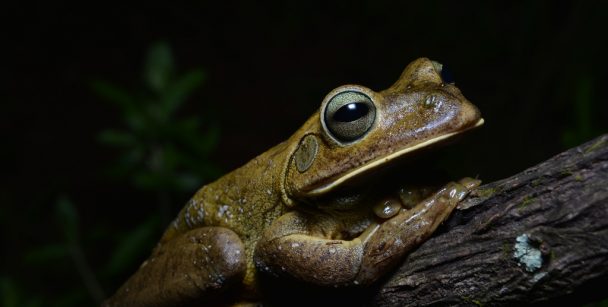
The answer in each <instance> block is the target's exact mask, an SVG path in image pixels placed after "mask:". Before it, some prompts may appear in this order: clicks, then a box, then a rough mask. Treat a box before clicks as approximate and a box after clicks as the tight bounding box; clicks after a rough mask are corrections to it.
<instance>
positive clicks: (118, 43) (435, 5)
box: [0, 1, 608, 306]
mask: <svg viewBox="0 0 608 307" xmlns="http://www.w3.org/2000/svg"><path fill="white" fill-rule="evenodd" d="M3 11H4V12H3V15H4V18H3V20H4V22H6V24H5V25H3V31H2V33H3V44H2V45H3V47H2V48H1V49H3V51H4V52H8V54H7V55H5V56H3V58H2V62H3V64H2V72H3V79H4V80H3V81H2V85H3V87H5V89H4V90H2V100H1V101H2V104H1V106H2V109H1V110H2V111H1V114H2V116H1V120H0V136H1V140H2V143H3V145H2V150H1V151H0V158H2V159H1V160H2V161H4V166H3V167H2V171H1V174H2V176H1V177H0V178H1V179H0V180H1V182H0V183H1V184H0V201H1V207H0V224H1V225H2V226H1V227H2V228H1V230H2V231H1V236H2V242H3V245H4V248H3V249H2V250H3V252H2V255H1V257H2V258H1V259H0V261H1V266H2V267H1V273H0V278H1V280H0V291H1V292H0V297H1V298H0V305H2V306H79V305H90V304H94V303H98V301H99V299H100V298H101V297H103V296H104V295H109V294H111V293H112V292H113V291H114V290H115V289H116V288H117V287H118V286H119V285H120V283H121V282H122V281H124V279H125V278H126V277H127V276H128V275H129V274H131V273H132V272H133V271H134V270H135V268H136V267H137V266H138V264H139V263H140V262H141V261H142V260H143V259H144V258H145V257H146V255H147V254H148V253H149V251H150V249H151V248H152V246H153V245H154V242H155V240H157V239H158V237H159V235H160V233H161V231H162V229H163V228H164V227H165V225H166V223H167V221H168V220H169V219H170V217H171V216H173V215H174V214H176V212H177V211H178V210H179V208H180V207H181V206H182V204H184V203H185V201H186V200H187V199H188V197H189V196H190V195H192V194H193V193H194V191H195V190H196V187H195V186H199V185H200V184H203V183H204V182H208V181H209V180H212V179H213V178H216V177H217V176H218V175H221V174H222V173H223V172H226V171H229V170H231V169H234V168H235V167H238V166H239V165H241V164H243V163H245V162H247V161H248V160H250V159H251V158H253V157H254V156H256V155H257V154H260V153H262V152H263V151H265V150H266V149H268V148H270V147H271V146H273V145H275V144H276V143H278V142H280V141H282V140H284V139H286V138H287V137H288V136H289V135H290V134H291V133H292V132H293V131H295V130H296V129H297V128H298V127H299V126H300V125H301V124H302V123H303V122H304V121H305V120H306V119H307V118H308V117H309V116H310V115H311V114H312V113H313V112H314V111H315V110H316V109H317V108H318V107H319V105H320V103H321V100H322V99H323V97H324V95H325V94H326V93H327V92H329V91H330V90H331V89H333V88H335V87H337V86H339V85H342V84H346V83H357V84H362V85H366V86H368V87H370V88H372V89H375V90H381V89H384V88H386V87H388V86H390V85H391V84H392V82H394V81H395V80H396V79H397V77H398V76H399V74H400V72H401V70H402V69H403V68H404V67H405V65H407V63H409V62H410V61H412V60H414V59H416V58H418V57H422V56H425V57H429V58H431V59H434V60H437V61H439V62H442V63H444V64H445V65H446V66H447V67H449V68H450V70H451V71H452V72H453V74H454V76H455V79H456V84H457V86H458V87H459V88H460V89H461V90H462V92H463V93H464V95H465V96H466V97H467V98H469V100H471V101H472V102H473V103H474V104H476V105H477V106H478V107H479V108H480V109H481V111H482V114H483V117H484V118H485V120H486V125H485V126H484V127H483V128H482V129H480V130H479V131H477V132H475V133H474V134H472V135H471V136H470V137H469V138H467V140H465V141H464V142H463V143H461V144H459V145H456V146H455V147H454V148H453V149H451V150H452V151H448V152H447V153H446V155H447V157H446V158H445V159H444V160H442V161H439V162H438V164H440V165H442V166H445V167H447V168H455V169H461V170H462V169H465V170H468V171H469V174H470V175H473V176H474V175H479V177H480V178H481V179H483V180H485V181H487V182H489V181H492V180H496V179H500V178H503V177H506V176H509V175H512V174H515V173H517V172H519V171H521V170H523V169H525V168H527V167H529V166H532V165H534V164H536V163H538V162H541V161H543V160H545V159H547V158H549V157H551V156H552V155H555V154H557V153H559V152H560V151H562V150H565V149H567V148H569V147H571V146H575V145H577V144H580V143H582V142H584V141H587V140H590V139H592V138H593V137H594V136H597V135H599V134H601V133H604V132H606V131H607V128H608V121H607V119H608V116H607V115H606V114H607V111H608V107H607V103H606V101H608V100H607V97H606V91H605V90H604V86H605V84H606V81H607V79H608V76H607V71H608V70H607V68H608V65H607V64H606V56H605V55H606V54H608V53H607V50H606V48H605V45H606V43H607V41H608V35H606V30H607V29H608V27H607V26H606V22H607V20H608V13H607V12H608V5H607V4H606V2H603V1H580V2H567V1H527V2H511V1H501V2H489V1H487V2H480V3H473V2H467V3H462V1H416V2H413V1H412V2H406V1H403V2H391V1H367V2H365V1H363V2H340V3H329V2H328V3H316V4H313V2H308V1H301V2H296V1H284V2H281V3H274V4H260V3H255V2H253V1H251V2H246V1H230V2H229V1H225V2H223V3H222V2H215V3H211V2H204V1H203V2H200V3H198V2H188V3H175V4H172V5H170V6H166V5H165V6H155V5H147V6H140V7H138V6H132V5H127V4H126V2H123V3H122V4H120V3H119V4H110V3H107V2H99V3H86V4H80V5H76V6H74V5H73V4H71V5H68V4H61V3H57V2H54V1H52V2H47V3H43V4H40V5H36V6H29V7H26V6H13V7H10V5H9V6H8V7H5V8H4V9H3ZM154 46H157V47H154ZM158 46H161V47H158ZM154 48H160V50H165V51H167V50H171V52H172V58H173V59H174V62H175V70H174V71H172V72H170V73H169V75H170V79H171V80H177V79H179V76H183V75H186V74H187V73H188V72H191V71H193V70H194V71H196V73H199V75H198V76H199V77H200V76H204V78H203V79H204V80H203V81H201V82H200V86H198V87H196V88H195V89H194V90H192V91H188V93H187V95H185V94H184V95H185V96H186V98H185V99H183V103H182V104H180V105H179V106H178V107H177V111H176V113H175V114H173V115H172V116H171V117H169V118H168V119H167V118H165V119H163V120H160V124H159V121H154V120H150V121H148V122H145V123H144V124H142V125H143V126H142V125H139V126H137V127H139V128H137V129H140V130H137V129H134V128H133V124H132V123H131V124H129V121H130V120H131V119H133V118H135V117H137V116H140V115H141V116H140V117H142V116H143V117H145V118H147V117H146V116H147V115H146V114H148V113H146V112H148V111H149V109H147V106H148V105H153V102H150V101H153V100H154V99H156V98H158V97H160V96H162V95H161V94H159V91H158V90H156V91H155V90H154V89H151V87H150V84H149V82H148V83H146V82H145V80H146V77H145V75H146V71H147V69H148V68H147V67H149V66H150V64H146V54H149V53H150V52H151V51H150V50H158V49H154ZM163 48H164V49H163ZM161 53H162V52H161ZM152 58H153V57H152ZM161 58H162V57H161ZM161 62H162V61H161ZM148 63H149V61H148ZM147 65H148V66H147ZM152 66H154V65H152ZM157 66H158V65H157ZM160 66H162V65H160ZM194 79H196V78H194ZM100 84H102V85H103V84H111V85H112V86H113V87H115V88H120V89H122V90H124V91H125V92H128V93H136V94H133V95H134V97H137V98H133V100H134V101H136V103H135V104H136V105H138V106H139V107H140V108H139V109H138V110H139V111H135V113H134V114H135V115H133V113H128V112H124V106H123V109H121V106H120V105H118V106H117V104H115V103H112V100H113V99H114V100H116V98H117V96H116V95H114V96H112V95H111V94H108V91H107V88H106V90H105V91H104V90H103V89H100V87H102V86H100ZM142 97H143V98H142ZM155 97H156V98H155ZM161 100H162V99H161ZM142 110H143V111H142ZM146 110H148V111H146ZM137 112H140V113H137ZM125 114H126V115H125ZM137 114H139V115H137ZM142 114H143V115H142ZM148 115H149V114H148ZM140 117H137V118H140ZM152 117H153V116H152ZM191 118H197V119H198V121H199V125H198V126H194V128H192V129H186V128H184V129H185V130H179V129H177V128H174V127H175V126H178V125H177V123H181V122H183V121H185V120H186V119H191ZM142 127H143V128H142ZM159 127H160V128H159ZM176 129H177V130H176ZM109 130H113V131H123V134H121V135H119V136H117V137H114V138H112V135H110V136H108V134H107V131H109ZM104 131H105V132H104ZM142 131H143V132H142ZM183 131H186V132H183ZM104 133H106V134H105V137H104ZM184 135H187V136H188V137H187V138H185V139H186V140H184V139H181V137H183V136H184ZM114 136H116V135H114ZM121 137H123V138H122V139H121ZM125 138H126V139H137V140H139V141H137V142H135V143H133V142H131V143H128V142H126V141H125V142H126V143H125V142H123V141H124V139H125ZM197 138H200V139H197ZM133 144H135V145H133ZM168 144H169V145H168ZM171 144H173V145H171ZM175 144H177V145H175ZM199 144H206V145H205V146H203V147H204V148H201V147H200V146H198V145H199ZM165 146H170V148H172V149H171V150H169V151H168V150H167V149H166V147H165ZM197 146H198V147H197ZM133 152H136V153H138V154H135V155H134V156H133V155H131V156H130V154H132V153H133ZM158 152H161V153H167V152H172V153H173V155H172V156H171V157H173V158H171V159H169V158H167V157H168V156H170V155H168V154H165V155H161V157H163V158H159V159H160V161H165V162H163V163H166V164H164V165H171V167H166V168H164V169H163V168H161V170H162V171H160V172H159V171H158V169H157V168H154V167H152V166H150V165H152V164H154V163H152V162H153V161H157V160H154V159H155V158H154V153H158ZM197 153H200V155H197ZM125 157H126V158H125ZM129 157H130V158H129ZM193 157H194V158H193ZM129 159H131V160H129ZM163 159H164V160H163ZM150 161H152V162H150ZM167 161H169V162H167ZM167 163H168V164H167ZM142 174H143V175H142ZM175 174H180V175H184V174H185V175H184V176H183V178H186V179H184V180H182V181H179V182H177V180H174V178H177V175H176V176H173V175H175ZM186 175H187V176H186ZM180 178H182V177H180ZM176 182H177V183H176Z"/></svg>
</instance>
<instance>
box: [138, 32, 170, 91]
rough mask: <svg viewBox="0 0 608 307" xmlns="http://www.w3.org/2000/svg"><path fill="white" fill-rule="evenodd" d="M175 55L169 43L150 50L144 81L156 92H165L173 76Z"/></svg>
mask: <svg viewBox="0 0 608 307" xmlns="http://www.w3.org/2000/svg"><path fill="white" fill-rule="evenodd" d="M173 72H174V66H173V55H172V54H171V48H170V47H169V44H167V42H158V43H156V44H154V45H152V47H150V49H149V50H148V55H147V57H146V63H145V71H144V79H145V81H146V85H147V86H148V87H149V88H150V89H151V90H152V91H154V92H157V93H158V92H161V91H163V90H164V89H165V88H166V87H167V86H168V84H169V82H170V80H171V77H172V76H173Z"/></svg>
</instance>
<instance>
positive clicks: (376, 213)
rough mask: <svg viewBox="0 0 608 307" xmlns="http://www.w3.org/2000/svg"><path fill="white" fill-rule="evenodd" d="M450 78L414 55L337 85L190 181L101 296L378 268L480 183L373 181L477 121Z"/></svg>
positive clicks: (220, 293) (151, 294)
mask: <svg viewBox="0 0 608 307" xmlns="http://www.w3.org/2000/svg"><path fill="white" fill-rule="evenodd" d="M446 81H447V80H444V79H442V65H441V64H440V63H438V62H435V61H431V60H429V59H427V58H420V59H417V60H415V61H413V62H412V63H410V64H409V65H408V66H407V67H406V68H405V70H404V71H403V73H402V74H401V76H400V78H399V79H398V80H397V82H395V83H394V84H393V85H392V86H391V87H389V88H388V89H386V90H383V91H380V92H375V91H373V90H371V89H369V88H367V87H364V86H360V85H344V86H340V87H338V88H336V89H334V90H332V91H331V92H329V94H327V96H326V97H325V98H324V99H323V102H322V103H321V107H320V108H319V110H318V111H317V112H316V113H315V114H313V115H312V117H310V119H308V120H307V121H306V122H305V123H304V125H303V126H302V127H301V128H300V129H299V130H297V131H296V132H295V133H294V134H293V135H292V136H291V137H290V138H289V139H287V140H286V141H284V142H283V143H280V144H278V145H276V146H275V147H273V148H271V149H270V150H268V151H266V152H265V153H263V154H261V155H259V156H258V157H256V158H254V159H253V160H252V161H250V162H249V163H247V164H245V165H243V166H242V167H240V168H239V169H237V170H235V171H233V172H231V173H228V174H227V175H225V176H223V177H221V178H220V179H218V180H217V181H215V182H213V183H210V184H208V185H206V186H203V187H202V188H201V189H200V190H199V191H198V192H196V194H195V195H194V196H193V197H192V199H190V200H189V201H188V202H187V204H186V205H185V207H184V208H183V209H182V210H181V212H180V213H179V214H178V216H177V218H176V219H175V220H174V221H173V223H172V224H171V225H170V226H169V227H168V229H167V230H166V231H165V233H164V235H163V236H162V238H161V239H160V242H159V243H158V245H157V247H156V248H155V249H154V251H153V252H152V255H151V256H150V258H149V259H148V260H146V261H145V262H144V263H143V264H142V265H141V267H140V268H139V270H138V271H137V272H136V273H135V274H134V275H133V276H132V277H131V278H130V279H129V280H128V281H127V282H126V283H125V284H124V285H123V286H122V287H121V288H120V289H119V290H118V291H117V293H116V294H115V295H114V296H113V297H111V298H110V299H109V300H108V301H107V302H106V305H107V306H174V305H184V304H191V303H196V302H201V303H205V302H218V301H217V299H222V297H223V298H224V299H226V300H227V301H226V302H228V303H239V302H253V301H257V300H260V299H261V295H262V293H260V288H259V280H260V275H261V274H270V275H275V276H290V277H291V278H295V279H296V280H300V281H303V282H308V283H312V284H315V285H320V286H335V287H341V286H351V287H356V286H365V285H369V284H371V283H373V282H374V281H376V280H378V279H379V278H380V277H382V276H383V275H385V274H386V273H387V272H389V271H390V270H391V269H392V268H394V267H395V266H396V265H397V264H399V263H400V261H401V260H402V259H403V256H404V255H405V254H406V253H407V252H408V251H411V250H412V249H413V248H415V247H416V246H418V245H419V244H421V243H422V242H423V241H424V240H425V239H427V238H428V237H429V236H430V235H431V234H432V233H433V232H434V231H435V229H436V228H437V227H438V225H440V224H441V223H442V222H443V221H444V220H445V219H446V218H447V217H448V216H449V215H450V213H451V212H452V210H454V208H455V207H456V206H457V204H458V203H459V201H461V200H462V199H463V198H464V197H465V196H466V195H467V194H468V193H469V191H470V190H471V189H472V188H474V187H476V186H478V185H479V183H480V182H479V181H478V180H475V179H471V178H465V179H461V180H459V181H457V182H451V183H448V184H447V185H445V186H444V187H443V188H441V189H439V190H437V191H434V192H433V193H431V194H429V193H422V194H421V193H417V192H416V191H411V190H404V189H399V188H395V189H392V190H391V189H388V190H387V189H375V188H369V187H382V186H383V181H382V178H383V177H378V176H377V175H374V173H375V171H376V170H378V169H380V168H387V167H388V168H390V167H391V166H392V165H393V164H394V161H398V160H403V159H407V157H409V156H410V155H412V154H413V153H416V152H418V151H420V150H421V149H424V148H427V147H429V146H431V145H435V144H438V143H442V142H444V141H446V140H449V139H451V138H452V137H454V136H457V135H460V134H461V133H463V132H464V131H467V130H469V129H472V128H475V127H478V126H480V125H482V124H483V119H482V118H481V115H480V112H479V110H478V109H477V107H475V106H474V105H473V104H471V103H470V102H469V101H468V100H467V99H466V98H465V97H464V96H463V95H462V94H461V93H460V91H459V89H458V88H456V87H455V86H454V85H453V84H451V83H448V82H446ZM404 176H405V175H404ZM423 194H424V195H423ZM415 195H421V196H419V197H416V196H415ZM279 278H280V277H279ZM230 289H232V290H230Z"/></svg>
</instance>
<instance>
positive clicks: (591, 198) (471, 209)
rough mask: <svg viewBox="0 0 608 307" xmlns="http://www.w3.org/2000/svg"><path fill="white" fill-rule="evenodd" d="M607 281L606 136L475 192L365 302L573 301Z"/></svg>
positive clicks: (595, 292) (598, 293) (596, 290)
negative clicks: (368, 300) (443, 225)
mask: <svg viewBox="0 0 608 307" xmlns="http://www.w3.org/2000/svg"><path fill="white" fill-rule="evenodd" d="M498 163H499V162H498ZM606 282H608V134H607V135H604V136H601V137H599V138H597V139H595V140H592V141H590V142H588V143H586V144H583V145H581V146H579V147H576V148H573V149H571V150H568V151H566V152H564V153H562V154H559V155H557V156H555V157H553V158H551V159H550V160H548V161H546V162H544V163H541V164H539V165H537V166H535V167H532V168H530V169H527V170H525V171H523V172H521V173H519V174H517V175H514V176H512V177H510V178H508V179H505V180H501V181H497V182H493V183H490V184H486V185H483V186H481V187H480V188H478V189H477V190H475V191H474V192H473V193H472V195H471V196H470V197H469V198H467V199H466V200H465V201H464V202H463V204H461V210H458V211H457V212H455V213H454V214H453V215H452V217H451V218H450V219H449V220H448V221H447V222H446V225H445V227H442V229H441V233H437V234H435V235H433V237H432V238H431V239H429V240H428V241H426V242H425V243H424V244H422V245H421V246H420V247H419V248H418V249H417V250H416V251H414V252H412V253H411V254H410V255H408V256H407V258H406V259H405V261H404V262H403V265H402V266H401V267H400V268H399V269H398V270H396V271H395V272H394V274H392V276H391V277H389V278H388V279H387V280H385V281H384V282H383V283H382V284H381V285H380V286H379V288H378V289H377V291H376V292H375V293H374V294H373V298H372V301H371V303H372V305H379V306H427V305H491V306H495V305H512V304H515V303H546V304H551V301H552V300H560V302H564V301H565V300H571V301H574V302H578V303H579V304H580V302H584V301H586V300H589V299H594V296H595V298H598V297H599V298H601V297H606V296H608V294H607V293H606V292H602V290H604V291H605V289H607V288H606V286H605V285H606Z"/></svg>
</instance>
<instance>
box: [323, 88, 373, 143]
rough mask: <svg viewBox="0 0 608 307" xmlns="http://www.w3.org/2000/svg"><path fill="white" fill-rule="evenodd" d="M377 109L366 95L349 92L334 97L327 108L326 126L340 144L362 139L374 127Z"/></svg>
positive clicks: (324, 117)
mask: <svg viewBox="0 0 608 307" xmlns="http://www.w3.org/2000/svg"><path fill="white" fill-rule="evenodd" d="M375 118H376V107H375V106H374V103H373V102H372V100H371V99H370V98H369V97H367V96H366V95H364V94H362V93H359V92H354V91H347V92H342V93H339V94H337V95H336V96H334V97H333V98H332V99H331V100H330V101H329V102H328V103H327V106H326V107H325V114H324V116H323V119H324V120H325V126H326V127H327V130H329V132H330V133H331V135H332V136H333V137H334V138H336V139H337V140H338V141H340V142H352V141H355V140H357V139H359V138H361V137H362V136H363V135H365V133H366V132H367V131H369V129H370V128H371V127H372V125H373V123H374V120H375Z"/></svg>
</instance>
